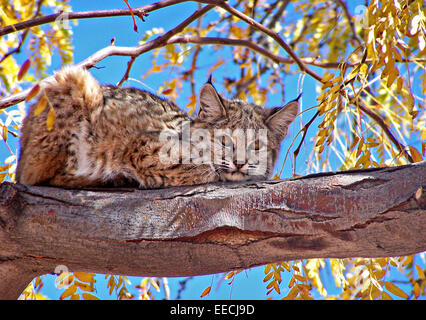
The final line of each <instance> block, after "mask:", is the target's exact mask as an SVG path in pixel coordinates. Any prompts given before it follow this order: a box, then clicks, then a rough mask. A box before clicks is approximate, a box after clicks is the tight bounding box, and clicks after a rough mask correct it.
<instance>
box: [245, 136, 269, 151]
mask: <svg viewBox="0 0 426 320" xmlns="http://www.w3.org/2000/svg"><path fill="white" fill-rule="evenodd" d="M265 147H266V144H265V143H264V142H263V141H262V140H259V139H256V140H255V141H253V142H252V143H250V144H249V146H248V149H249V150H254V151H259V150H261V149H263V148H265Z"/></svg>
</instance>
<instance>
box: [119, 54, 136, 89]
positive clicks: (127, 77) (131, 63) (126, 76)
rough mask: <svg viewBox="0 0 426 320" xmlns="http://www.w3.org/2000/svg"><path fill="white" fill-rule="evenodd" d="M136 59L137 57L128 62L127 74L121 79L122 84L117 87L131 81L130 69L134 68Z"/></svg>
mask: <svg viewBox="0 0 426 320" xmlns="http://www.w3.org/2000/svg"><path fill="white" fill-rule="evenodd" d="M135 59H136V57H131V58H130V60H129V62H127V69H126V73H125V74H124V76H123V78H121V80H120V82H119V83H117V87H119V86H121V85H122V84H123V82H124V81H127V80H128V79H129V73H130V69H131V68H132V65H133V62H135Z"/></svg>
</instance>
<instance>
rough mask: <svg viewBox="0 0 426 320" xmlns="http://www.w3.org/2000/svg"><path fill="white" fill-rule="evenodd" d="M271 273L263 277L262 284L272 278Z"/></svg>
mask: <svg viewBox="0 0 426 320" xmlns="http://www.w3.org/2000/svg"><path fill="white" fill-rule="evenodd" d="M273 274H274V273H273V272H270V273H268V274H267V275H266V276H265V278H263V282H266V281H268V280H269V279H271V278H272V276H273Z"/></svg>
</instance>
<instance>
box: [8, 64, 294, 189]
mask: <svg viewBox="0 0 426 320" xmlns="http://www.w3.org/2000/svg"><path fill="white" fill-rule="evenodd" d="M43 96H45V98H47V99H48V102H49V103H48V107H46V108H45V110H44V111H42V112H41V113H40V114H38V115H35V114H34V111H35V110H36V108H37V103H35V104H34V105H32V106H31V107H30V110H29V112H28V115H27V116H26V118H25V119H24V121H23V126H22V136H21V148H20V155H19V162H18V167H17V174H16V178H17V182H19V183H22V184H27V185H51V186H63V187H99V186H101V187H102V186H129V185H137V186H138V187H140V188H161V187H168V186H180V185H194V184H202V183H208V182H217V181H246V180H260V179H267V178H269V177H270V175H271V174H272V170H273V166H274V163H275V161H276V159H277V157H278V153H279V150H280V143H281V141H282V139H283V138H284V137H285V136H286V134H287V130H288V127H289V125H290V124H291V123H292V122H293V120H294V119H295V117H296V115H297V113H298V109H299V104H298V102H297V99H296V100H294V101H292V102H290V103H288V104H287V105H286V106H285V107H282V108H281V107H276V108H262V107H260V106H257V105H255V104H252V103H247V102H244V101H241V100H228V99H225V98H223V97H222V96H220V95H219V94H218V93H217V91H216V89H215V88H214V86H213V84H212V82H211V78H210V79H209V81H208V82H207V83H206V84H204V85H203V86H202V88H201V91H200V94H199V103H200V106H199V111H198V114H197V115H196V117H194V118H189V117H188V116H187V115H186V114H185V113H184V112H182V111H181V110H180V109H179V107H178V106H177V105H176V104H175V103H173V102H171V101H167V100H165V99H162V98H160V97H158V96H156V95H154V94H151V93H149V92H146V91H142V90H139V89H135V88H122V87H116V86H111V85H100V84H99V83H98V82H97V81H96V80H95V79H94V78H93V77H92V75H91V74H90V73H89V72H88V71H87V70H85V69H83V68H79V67H76V66H72V67H64V68H63V69H61V70H60V71H59V72H57V73H55V75H54V80H53V81H51V82H50V83H48V84H46V85H44V86H43V87H42V91H41V93H40V96H39V98H38V99H41V98H42V97H43ZM49 108H53V109H54V111H55V115H56V116H55V120H54V122H53V126H52V127H51V128H49V129H48V128H47V126H46V120H47V115H48V109H49ZM250 130H251V132H254V134H248V132H249V131H250ZM164 132H169V133H170V135H169V136H168V138H167V139H164V138H163V137H162V133H164ZM185 132H186V133H185ZM197 132H198V133H199V132H204V136H203V135H201V136H202V137H203V139H204V141H203V143H204V144H203V145H202V146H207V148H204V149H203V148H201V150H200V141H202V140H203V139H201V138H199V139H198V140H197V139H195V140H194V139H193V137H194V135H195V134H196V133H197ZM217 132H219V133H220V134H217ZM234 132H239V133H243V138H244V139H240V137H241V134H240V137H238V135H235V134H233V133H234ZM258 132H263V133H264V134H263V135H262V136H263V138H262V139H261V137H260V136H261V135H260V134H259V133H258ZM172 133H173V134H174V135H172ZM198 136H200V135H198ZM171 137H176V138H177V139H175V140H172V139H171ZM237 143H239V144H240V145H241V144H242V145H243V146H245V147H246V148H245V149H247V150H248V152H245V153H244V152H243V153H242V155H241V154H239V155H237V154H236V150H237V151H238V144H237ZM209 144H210V146H209ZM189 149H190V151H189V152H187V151H188V150H189ZM240 149H242V148H240ZM243 149H244V148H243ZM194 150H195V151H194ZM202 151H203V152H202ZM240 151H241V150H240ZM243 151H244V150H243ZM201 153H204V154H203V157H204V158H203V159H207V161H196V160H197V159H196V156H197V155H199V154H201ZM211 154H214V157H213V158H214V161H213V159H212V158H211V157H210V160H209V155H211ZM205 156H207V157H205ZM167 157H169V160H170V159H174V161H165V160H167ZM165 158H166V159H165ZM260 158H262V159H263V160H262V161H259V159H260ZM164 159H165V160H164ZM192 160H194V161H192Z"/></svg>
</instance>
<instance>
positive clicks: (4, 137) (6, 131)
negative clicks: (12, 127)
mask: <svg viewBox="0 0 426 320" xmlns="http://www.w3.org/2000/svg"><path fill="white" fill-rule="evenodd" d="M8 131H9V130H8V129H7V127H6V126H3V140H4V141H7V133H8Z"/></svg>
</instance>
